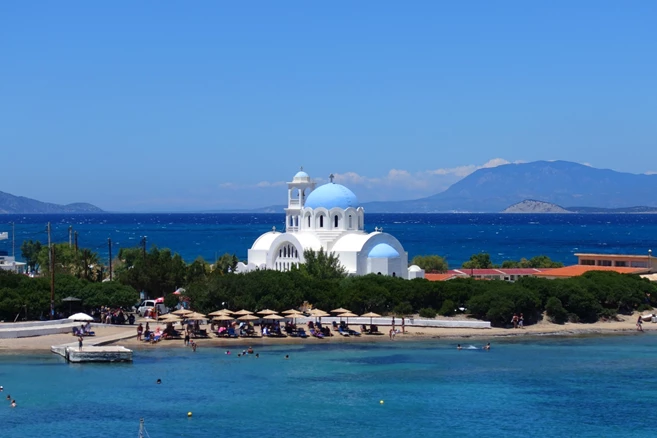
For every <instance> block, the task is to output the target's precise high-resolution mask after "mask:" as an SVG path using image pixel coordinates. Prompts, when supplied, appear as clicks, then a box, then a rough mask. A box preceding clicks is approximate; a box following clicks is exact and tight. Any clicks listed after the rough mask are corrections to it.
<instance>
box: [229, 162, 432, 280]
mask: <svg viewBox="0 0 657 438" xmlns="http://www.w3.org/2000/svg"><path fill="white" fill-rule="evenodd" d="M329 179H330V182H329V183H328V184H324V185H322V186H319V187H317V188H315V186H316V184H315V182H314V181H312V180H311V179H310V177H309V176H308V174H307V173H306V172H304V171H303V169H302V170H301V171H300V172H298V173H297V174H296V175H294V178H293V180H292V182H289V183H287V186H288V202H287V208H286V209H285V232H284V233H281V232H279V231H276V229H274V230H272V231H270V232H268V233H265V234H263V235H261V236H260V237H259V238H258V239H257V240H256V241H255V242H254V243H253V246H252V247H251V249H249V259H248V265H245V264H244V263H239V264H238V266H237V271H238V272H248V271H252V270H255V269H276V270H278V271H287V270H289V269H290V268H292V267H293V266H299V264H301V263H304V257H303V252H304V250H307V249H311V250H313V251H319V250H320V249H324V251H326V252H329V253H331V252H332V253H335V255H337V256H338V258H339V259H340V263H341V264H342V265H343V266H344V267H345V268H346V269H347V272H348V274H349V275H366V274H371V273H374V274H381V275H390V276H393V277H401V278H407V279H410V278H423V277H424V271H423V270H422V269H420V268H419V267H417V266H411V267H410V268H409V267H408V254H407V253H406V251H404V247H402V245H401V243H399V241H398V240H397V239H395V238H394V237H393V236H392V235H390V234H387V233H384V232H383V229H379V228H375V229H374V232H371V233H368V232H366V231H365V211H364V210H363V207H360V205H359V203H358V198H356V195H354V193H353V192H352V191H351V190H349V189H348V188H346V187H345V186H343V185H340V184H336V183H334V182H333V175H331V176H330V177H329Z"/></svg>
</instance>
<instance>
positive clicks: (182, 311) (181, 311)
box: [171, 309, 194, 316]
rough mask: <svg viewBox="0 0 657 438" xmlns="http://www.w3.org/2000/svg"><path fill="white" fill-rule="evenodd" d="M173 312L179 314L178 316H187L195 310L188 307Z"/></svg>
mask: <svg viewBox="0 0 657 438" xmlns="http://www.w3.org/2000/svg"><path fill="white" fill-rule="evenodd" d="M171 313H172V314H174V315H178V316H187V315H191V314H192V313H194V312H192V311H191V310H187V309H178V310H175V311H173V312H171Z"/></svg>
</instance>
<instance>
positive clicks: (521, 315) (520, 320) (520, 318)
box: [518, 313, 525, 328]
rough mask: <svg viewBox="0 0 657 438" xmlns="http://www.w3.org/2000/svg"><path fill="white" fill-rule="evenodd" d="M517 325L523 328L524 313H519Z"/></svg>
mask: <svg viewBox="0 0 657 438" xmlns="http://www.w3.org/2000/svg"><path fill="white" fill-rule="evenodd" d="M518 327H520V328H525V315H523V314H522V313H521V314H520V317H519V318H518Z"/></svg>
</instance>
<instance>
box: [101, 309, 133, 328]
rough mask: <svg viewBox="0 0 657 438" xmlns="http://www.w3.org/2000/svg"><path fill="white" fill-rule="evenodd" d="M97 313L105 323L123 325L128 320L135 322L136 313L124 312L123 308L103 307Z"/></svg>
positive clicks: (131, 322) (130, 322)
mask: <svg viewBox="0 0 657 438" xmlns="http://www.w3.org/2000/svg"><path fill="white" fill-rule="evenodd" d="M95 315H96V316H97V317H98V318H99V319H100V322H102V323H104V324H119V325H123V324H125V323H126V321H127V322H128V324H131V325H132V324H134V323H135V315H134V314H132V313H130V314H129V315H128V316H126V314H125V313H124V312H123V309H111V308H110V307H105V306H103V307H101V308H100V309H99V310H98V311H97V312H95Z"/></svg>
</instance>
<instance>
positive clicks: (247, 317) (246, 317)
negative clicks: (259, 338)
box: [237, 315, 260, 321]
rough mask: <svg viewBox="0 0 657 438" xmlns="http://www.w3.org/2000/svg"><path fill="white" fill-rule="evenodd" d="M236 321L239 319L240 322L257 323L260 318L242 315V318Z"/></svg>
mask: <svg viewBox="0 0 657 438" xmlns="http://www.w3.org/2000/svg"><path fill="white" fill-rule="evenodd" d="M237 319H239V320H240V321H257V320H259V319H260V317H258V316H255V315H244V316H240V317H239V318H237Z"/></svg>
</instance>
